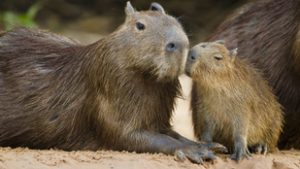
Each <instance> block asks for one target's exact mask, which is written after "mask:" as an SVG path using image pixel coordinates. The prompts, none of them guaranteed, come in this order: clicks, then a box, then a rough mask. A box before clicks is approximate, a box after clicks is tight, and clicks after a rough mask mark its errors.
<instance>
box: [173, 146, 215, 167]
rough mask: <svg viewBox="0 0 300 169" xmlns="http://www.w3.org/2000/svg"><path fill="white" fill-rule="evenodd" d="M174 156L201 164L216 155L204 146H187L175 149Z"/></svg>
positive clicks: (213, 158) (180, 159)
mask: <svg viewBox="0 0 300 169" xmlns="http://www.w3.org/2000/svg"><path fill="white" fill-rule="evenodd" d="M175 157H176V159H177V160H179V161H183V160H185V159H189V160H190V161H191V162H193V163H197V164H202V163H203V161H204V160H215V159H216V156H215V155H214V153H213V152H212V151H210V150H208V149H207V148H206V147H203V146H202V147H200V146H191V145H190V146H187V147H184V148H181V149H178V150H176V152H175Z"/></svg>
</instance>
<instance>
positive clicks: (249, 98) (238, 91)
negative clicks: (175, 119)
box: [186, 41, 283, 161]
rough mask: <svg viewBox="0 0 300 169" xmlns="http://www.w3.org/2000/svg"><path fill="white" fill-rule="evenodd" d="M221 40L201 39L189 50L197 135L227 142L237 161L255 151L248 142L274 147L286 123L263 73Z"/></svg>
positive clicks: (259, 147)
mask: <svg viewBox="0 0 300 169" xmlns="http://www.w3.org/2000/svg"><path fill="white" fill-rule="evenodd" d="M222 43H223V42H220V41H216V42H208V43H200V44H198V45H196V46H194V47H193V48H192V49H191V50H190V53H189V56H188V61H187V66H186V72H187V74H188V75H190V76H191V77H192V79H193V87H192V102H191V107H192V111H193V124H194V130H195V135H196V137H197V138H198V139H200V140H202V141H206V142H211V143H212V142H213V141H216V142H219V143H221V144H223V145H225V146H227V147H228V148H229V149H230V150H231V151H233V154H232V158H233V159H235V160H238V161H239V160H240V159H241V158H243V157H248V156H249V155H250V152H249V150H248V146H250V147H252V146H253V147H255V148H256V149H257V151H260V152H259V153H266V152H267V150H269V151H274V150H275V148H276V146H277V141H278V138H279V135H280V133H281V130H282V125H283V113H282V111H281V106H280V104H279V103H278V102H277V100H276V98H275V96H274V95H273V93H272V90H271V88H270V87H269V86H268V84H267V82H266V81H265V80H264V79H263V78H262V77H261V75H260V74H259V73H258V72H257V71H256V70H255V69H254V68H252V67H251V66H250V65H249V64H247V62H246V61H245V60H240V59H239V58H236V56H235V55H236V51H235V50H232V51H229V50H228V49H227V48H226V47H225V46H224V45H223V44H222Z"/></svg>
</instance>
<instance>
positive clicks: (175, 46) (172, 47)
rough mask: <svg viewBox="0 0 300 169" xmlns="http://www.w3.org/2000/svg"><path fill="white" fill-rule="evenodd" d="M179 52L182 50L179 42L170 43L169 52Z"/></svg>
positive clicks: (167, 48)
mask: <svg viewBox="0 0 300 169" xmlns="http://www.w3.org/2000/svg"><path fill="white" fill-rule="evenodd" d="M177 50H180V44H179V43H178V42H170V43H168V44H167V46H166V51H167V52H175V51H177Z"/></svg>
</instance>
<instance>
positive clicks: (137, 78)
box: [0, 2, 215, 163]
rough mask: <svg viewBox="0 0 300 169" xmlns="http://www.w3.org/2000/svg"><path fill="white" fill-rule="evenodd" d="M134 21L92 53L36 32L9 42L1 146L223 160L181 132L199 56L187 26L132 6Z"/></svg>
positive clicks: (4, 45)
mask: <svg viewBox="0 0 300 169" xmlns="http://www.w3.org/2000/svg"><path fill="white" fill-rule="evenodd" d="M125 13H126V20H125V23H124V24H122V25H121V26H120V27H119V28H118V29H117V30H116V31H114V32H113V33H111V34H109V35H107V36H106V37H103V38H102V39H100V40H99V41H97V42H95V43H93V44H90V45H87V46H84V45H81V44H78V43H76V42H75V41H73V40H70V39H68V38H65V37H62V36H59V35H56V34H53V33H50V32H46V31H41V30H35V29H25V28H19V29H14V30H12V31H8V32H6V33H4V34H2V35H1V37H0V145H1V146H11V147H17V146H25V147H29V148H38V149H47V148H58V149H63V150H83V149H84V150H98V149H109V150H126V151H135V152H151V153H165V154H176V153H179V154H180V157H182V158H188V159H190V160H191V161H193V162H196V163H201V162H202V158H204V159H206V158H207V159H213V158H215V157H214V154H213V153H212V152H211V151H210V150H208V149H207V148H206V147H205V146H204V145H203V144H198V143H195V142H193V141H191V140H188V139H186V138H184V137H182V136H181V135H179V134H178V133H176V132H175V131H173V130H172V129H171V125H170V118H171V115H172V111H173V109H174V105H175V97H176V96H178V95H179V94H180V84H179V80H178V75H179V74H180V73H183V70H184V66H185V60H186V57H187V53H188V49H189V41H188V38H187V36H186V34H185V32H184V30H183V28H182V26H181V25H180V24H179V22H178V21H177V20H176V19H175V18H173V17H172V16H170V15H167V14H166V13H165V11H164V9H163V7H162V6H161V5H159V4H158V3H152V4H151V7H150V10H147V11H136V10H135V9H134V8H133V7H132V5H131V4H130V3H129V2H127V6H126V8H125Z"/></svg>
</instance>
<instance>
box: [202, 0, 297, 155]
mask: <svg viewBox="0 0 300 169" xmlns="http://www.w3.org/2000/svg"><path fill="white" fill-rule="evenodd" d="M299 35H300V1H299V0H264V1H259V0H257V1H253V2H251V3H250V4H246V5H245V7H242V8H241V9H238V11H237V12H236V13H235V14H234V15H233V17H231V18H229V19H226V20H225V21H224V22H223V23H222V24H221V25H220V26H219V27H218V28H217V30H216V31H215V32H213V33H212V34H211V35H210V37H209V38H208V39H207V41H215V40H218V39H224V40H225V41H226V45H227V47H229V48H238V49H239V54H240V55H239V56H238V57H243V58H247V60H248V61H249V62H250V63H251V64H252V65H254V66H255V67H256V68H257V69H259V70H260V71H261V72H262V73H263V76H264V78H265V79H267V80H268V82H269V84H270V86H271V87H272V88H273V90H274V92H275V95H276V96H277V97H278V100H279V103H280V104H281V105H282V106H283V110H284V113H285V125H284V128H283V132H282V134H281V136H280V141H279V145H278V146H279V148H280V149H290V148H296V149H300V128H299V119H300V87H299V86H300V52H299V51H300V36H299Z"/></svg>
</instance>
